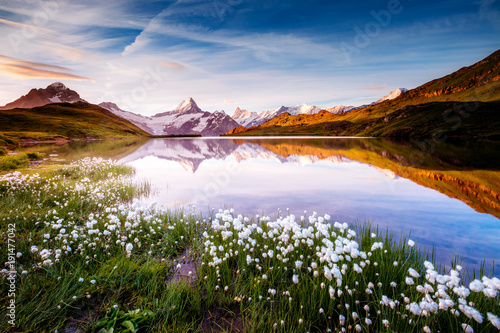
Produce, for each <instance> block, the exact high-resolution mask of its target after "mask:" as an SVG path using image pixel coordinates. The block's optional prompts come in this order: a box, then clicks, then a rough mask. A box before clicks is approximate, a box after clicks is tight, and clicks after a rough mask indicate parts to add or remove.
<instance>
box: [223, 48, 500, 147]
mask: <svg viewBox="0 0 500 333" xmlns="http://www.w3.org/2000/svg"><path fill="white" fill-rule="evenodd" d="M398 90H399V91H398ZM398 90H396V91H394V92H392V93H391V94H389V95H388V96H386V97H383V98H381V99H379V100H378V101H377V102H376V103H372V104H370V105H366V106H363V107H359V108H355V109H352V110H350V111H349V112H341V113H338V114H334V113H331V112H326V111H324V110H323V111H321V112H319V113H317V114H311V115H305V114H300V115H294V114H290V113H282V114H280V115H278V116H276V117H274V118H272V119H269V120H267V121H266V122H264V123H262V124H260V125H258V126H254V127H250V128H246V127H243V126H240V127H237V128H235V129H233V130H231V131H229V132H228V133H226V135H240V136H263V135H264V136H266V135H267V136H269V135H272V136H274V135H333V136H388V137H428V138H432V139H434V140H445V139H446V138H447V137H481V138H488V139H494V140H497V139H500V112H499V110H500V50H498V51H496V52H494V53H493V54H491V55H490V56H488V57H486V58H485V59H483V60H481V61H479V62H478V63H476V64H474V65H472V66H468V67H464V68H461V69H459V70H457V71H456V72H454V73H451V74H449V75H446V76H444V77H442V78H439V79H436V80H432V81H430V82H428V83H425V84H423V85H421V86H419V87H417V88H415V89H411V90H408V91H405V90H404V89H398Z"/></svg>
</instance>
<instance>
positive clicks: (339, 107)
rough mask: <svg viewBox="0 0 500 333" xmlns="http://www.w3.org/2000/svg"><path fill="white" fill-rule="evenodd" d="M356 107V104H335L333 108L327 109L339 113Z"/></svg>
mask: <svg viewBox="0 0 500 333" xmlns="http://www.w3.org/2000/svg"><path fill="white" fill-rule="evenodd" d="M355 108H356V107H354V106H345V105H337V106H334V107H332V108H327V109H325V110H326V111H328V112H330V113H335V114H338V113H343V112H349V111H351V110H353V109H355Z"/></svg>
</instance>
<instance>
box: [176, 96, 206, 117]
mask: <svg viewBox="0 0 500 333" xmlns="http://www.w3.org/2000/svg"><path fill="white" fill-rule="evenodd" d="M174 111H176V112H178V113H192V112H202V111H201V109H200V108H199V107H198V105H197V104H196V102H195V101H194V99H192V98H191V97H189V98H188V99H187V100H185V101H182V102H181V103H180V104H179V105H178V106H177V107H176V108H175V109H174Z"/></svg>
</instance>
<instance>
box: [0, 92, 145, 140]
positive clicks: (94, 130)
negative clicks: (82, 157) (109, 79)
mask: <svg viewBox="0 0 500 333" xmlns="http://www.w3.org/2000/svg"><path fill="white" fill-rule="evenodd" d="M123 137H129V138H130V137H149V134H148V133H146V132H144V131H143V130H141V129H140V128H138V127H137V126H135V125H134V124H132V123H131V122H129V121H128V120H125V119H123V118H120V117H118V116H116V115H114V114H113V113H112V112H109V111H107V110H105V109H103V108H101V107H99V106H96V105H92V104H86V103H82V102H78V103H73V104H69V103H59V104H49V105H45V106H40V107H35V108H32V109H14V110H0V145H12V144H16V143H18V142H21V141H25V140H29V141H54V140H70V139H104V138H123Z"/></svg>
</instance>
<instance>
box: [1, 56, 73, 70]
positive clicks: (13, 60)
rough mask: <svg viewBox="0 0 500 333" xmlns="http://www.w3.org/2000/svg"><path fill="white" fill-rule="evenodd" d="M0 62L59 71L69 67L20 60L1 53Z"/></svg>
mask: <svg viewBox="0 0 500 333" xmlns="http://www.w3.org/2000/svg"><path fill="white" fill-rule="evenodd" d="M0 62H3V63H9V64H15V65H25V66H32V67H42V68H50V69H57V70H60V71H69V70H70V69H69V68H66V67H62V66H56V65H49V64H43V63H41V62H33V61H25V60H21V59H16V58H12V57H8V56H5V55H2V54H0Z"/></svg>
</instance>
